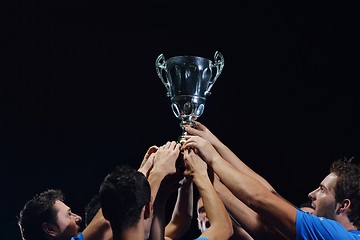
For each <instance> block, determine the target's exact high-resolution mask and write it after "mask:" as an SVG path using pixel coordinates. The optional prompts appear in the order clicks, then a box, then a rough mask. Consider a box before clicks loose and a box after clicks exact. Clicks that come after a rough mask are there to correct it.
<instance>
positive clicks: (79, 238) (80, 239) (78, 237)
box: [71, 233, 85, 240]
mask: <svg viewBox="0 0 360 240" xmlns="http://www.w3.org/2000/svg"><path fill="white" fill-rule="evenodd" d="M71 240H85V238H84V235H83V234H82V233H79V234H78V235H76V236H75V237H72V238H71Z"/></svg>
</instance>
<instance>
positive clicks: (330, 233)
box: [296, 209, 360, 240]
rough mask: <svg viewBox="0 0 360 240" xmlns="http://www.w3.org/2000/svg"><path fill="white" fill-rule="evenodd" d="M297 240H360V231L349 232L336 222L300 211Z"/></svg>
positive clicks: (297, 218)
mask: <svg viewBox="0 0 360 240" xmlns="http://www.w3.org/2000/svg"><path fill="white" fill-rule="evenodd" d="M296 239H297V240H303V239H304V240H316V239H327V240H331V239H334V240H339V239H354V240H359V239H360V230H350V231H348V230H346V229H345V228H344V226H343V225H341V224H340V223H338V222H337V221H335V220H331V219H327V218H323V217H317V216H314V215H311V214H310V213H307V212H303V211H301V210H299V209H298V210H297V213H296Z"/></svg>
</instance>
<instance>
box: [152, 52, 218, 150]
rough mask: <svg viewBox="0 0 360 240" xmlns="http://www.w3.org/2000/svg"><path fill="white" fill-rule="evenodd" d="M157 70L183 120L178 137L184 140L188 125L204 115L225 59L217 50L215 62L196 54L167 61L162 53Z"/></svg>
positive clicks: (172, 107)
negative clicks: (206, 104)
mask: <svg viewBox="0 0 360 240" xmlns="http://www.w3.org/2000/svg"><path fill="white" fill-rule="evenodd" d="M155 67H156V72H157V74H158V76H159V78H160V80H161V81H162V83H163V84H164V85H165V87H166V90H167V96H168V97H170V99H171V109H172V111H173V113H174V114H175V116H176V117H177V118H178V119H179V120H180V121H181V122H180V127H181V128H182V134H181V136H180V137H179V139H178V142H180V143H181V144H182V143H184V141H185V138H184V137H185V136H186V134H187V132H186V131H185V126H186V125H190V126H194V121H195V120H196V119H197V118H198V117H200V116H201V115H202V113H203V112H204V108H205V101H206V97H207V96H209V95H210V94H211V92H210V90H211V88H212V86H213V85H214V83H215V81H216V79H217V78H218V77H219V75H220V74H221V72H222V69H223V67H224V58H223V56H222V54H221V53H220V52H218V51H217V52H215V55H214V62H212V61H211V60H209V59H206V58H203V57H197V56H176V57H172V58H169V59H167V60H165V57H164V55H163V54H160V55H159V56H158V57H157V59H156V62H155Z"/></svg>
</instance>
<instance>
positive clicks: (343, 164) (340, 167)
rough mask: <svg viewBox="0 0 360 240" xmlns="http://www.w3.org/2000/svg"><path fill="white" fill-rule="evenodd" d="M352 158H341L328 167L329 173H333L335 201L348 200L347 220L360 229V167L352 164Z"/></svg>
mask: <svg viewBox="0 0 360 240" xmlns="http://www.w3.org/2000/svg"><path fill="white" fill-rule="evenodd" d="M352 160H353V158H349V159H348V158H342V159H338V160H336V161H334V162H333V163H332V164H331V166H330V173H334V174H335V175H336V176H337V177H338V180H337V181H336V184H335V187H334V190H335V200H336V201H337V202H341V201H342V200H344V199H350V201H351V205H350V209H351V211H350V213H349V214H348V218H349V220H350V222H351V223H353V224H354V226H356V227H357V228H359V227H360V166H359V164H355V163H352Z"/></svg>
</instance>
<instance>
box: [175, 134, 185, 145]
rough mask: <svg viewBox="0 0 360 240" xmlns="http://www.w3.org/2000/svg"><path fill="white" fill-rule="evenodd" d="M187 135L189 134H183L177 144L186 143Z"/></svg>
mask: <svg viewBox="0 0 360 240" xmlns="http://www.w3.org/2000/svg"><path fill="white" fill-rule="evenodd" d="M186 135H187V132H183V133H182V134H181V135H180V137H179V138H178V140H177V142H178V143H180V144H181V145H183V144H184V143H185V142H186V138H185V136H186Z"/></svg>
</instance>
